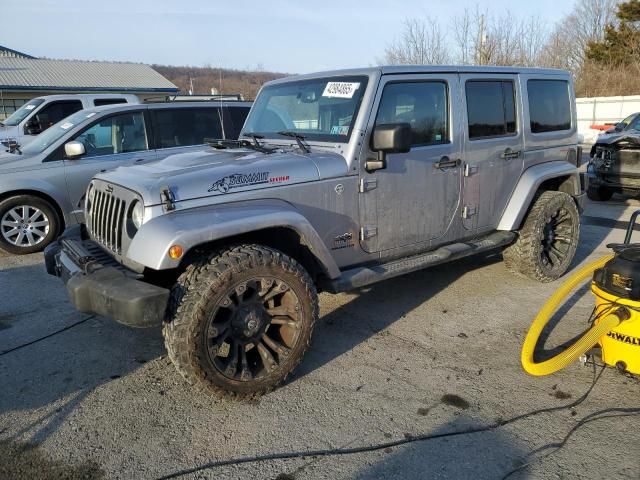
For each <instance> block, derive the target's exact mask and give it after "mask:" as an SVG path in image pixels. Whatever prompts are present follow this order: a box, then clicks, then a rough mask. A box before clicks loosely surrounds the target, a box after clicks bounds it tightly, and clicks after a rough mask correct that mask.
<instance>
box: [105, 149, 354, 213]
mask: <svg viewBox="0 0 640 480" xmlns="http://www.w3.org/2000/svg"><path fill="white" fill-rule="evenodd" d="M347 173H348V167H347V162H346V160H345V158H344V157H343V156H342V155H340V154H337V153H333V152H314V153H311V154H302V153H299V152H297V151H278V152H276V153H271V154H265V153H260V152H255V151H253V150H248V149H234V150H227V151H211V150H199V151H196V152H189V153H182V154H177V155H171V156H170V157H167V158H165V159H164V160H159V161H156V162H151V163H147V164H144V165H135V166H128V167H120V168H117V169H115V170H112V171H110V172H107V173H104V174H100V175H97V176H96V178H98V179H100V180H103V181H106V182H111V183H114V184H117V185H120V186H123V187H125V188H128V189H130V190H133V191H135V192H138V193H139V194H140V195H142V197H143V201H144V204H145V205H147V206H151V205H157V204H160V203H161V197H160V191H161V189H162V188H164V187H169V188H170V189H171V191H172V192H173V194H174V197H175V201H176V202H180V201H184V200H191V199H195V198H201V197H208V196H210V197H220V199H218V200H216V202H218V201H219V202H222V201H224V202H227V201H232V198H230V197H233V198H234V199H235V198H236V197H237V196H238V195H239V194H242V193H243V192H248V191H255V190H262V189H264V190H266V189H270V188H277V187H282V186H286V185H291V184H296V183H303V182H312V181H316V180H320V179H324V178H334V177H340V176H344V175H346V174H347ZM265 195H268V193H267V192H265Z"/></svg>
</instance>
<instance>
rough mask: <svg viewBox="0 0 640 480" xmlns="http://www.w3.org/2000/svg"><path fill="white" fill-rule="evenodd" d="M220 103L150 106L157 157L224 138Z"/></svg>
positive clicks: (188, 149)
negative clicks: (190, 105) (214, 104)
mask: <svg viewBox="0 0 640 480" xmlns="http://www.w3.org/2000/svg"><path fill="white" fill-rule="evenodd" d="M220 109H221V107H220V106H211V107H204V108H202V107H200V108H188V107H187V108H184V107H183V108H158V109H151V110H150V112H151V118H152V121H153V133H154V138H155V148H156V153H157V158H158V159H161V158H165V157H168V156H169V155H173V154H176V153H184V152H188V151H190V150H197V149H201V148H202V146H203V145H205V144H206V142H207V141H208V140H219V139H222V138H224V136H223V132H222V112H221V110H220Z"/></svg>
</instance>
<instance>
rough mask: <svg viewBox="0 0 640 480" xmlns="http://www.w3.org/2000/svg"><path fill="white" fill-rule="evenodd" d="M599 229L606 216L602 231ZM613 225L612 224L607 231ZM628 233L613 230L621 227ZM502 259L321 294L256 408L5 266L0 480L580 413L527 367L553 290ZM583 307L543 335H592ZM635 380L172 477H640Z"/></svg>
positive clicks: (152, 333) (108, 472)
mask: <svg viewBox="0 0 640 480" xmlns="http://www.w3.org/2000/svg"><path fill="white" fill-rule="evenodd" d="M634 208H640V204H639V203H638V202H635V201H627V202H624V201H621V200H620V199H618V200H615V199H614V201H611V202H606V203H603V204H597V205H595V204H589V205H588V208H587V211H586V212H585V215H586V217H585V225H584V226H583V228H582V238H581V241H580V247H579V250H578V255H577V258H576V262H575V265H574V268H575V267H577V266H578V265H579V264H582V263H584V262H586V261H588V260H591V259H595V258H598V257H599V256H601V255H602V254H604V253H605V252H606V251H607V250H606V247H605V245H606V243H608V242H611V241H621V239H622V237H623V234H624V231H623V230H621V229H619V228H618V229H613V230H612V229H610V228H609V227H610V226H611V225H612V222H611V220H623V221H624V220H626V219H627V218H628V216H629V214H630V212H631V211H633V209H634ZM603 219H604V220H603ZM607 219H608V220H607ZM618 226H620V224H618ZM500 260H501V258H500V256H492V257H486V258H474V259H468V260H463V261H459V262H456V263H452V264H449V265H443V266H440V267H436V268H433V269H430V270H425V271H422V272H418V273H415V274H411V275H408V276H405V277H403V278H399V279H395V280H390V281H387V282H384V283H381V284H378V285H375V286H373V287H371V288H367V289H363V290H360V291H358V292H354V293H349V294H341V295H336V296H331V295H327V294H323V295H322V296H321V320H320V322H319V324H318V326H317V329H316V332H315V335H314V343H313V346H312V348H311V350H310V352H309V353H308V355H307V356H306V358H305V359H304V361H303V363H302V365H301V367H300V368H299V369H298V370H297V371H296V374H295V375H294V376H293V378H291V380H290V381H288V383H287V384H286V385H285V386H283V387H282V388H280V389H278V390H277V391H276V392H274V393H272V394H269V395H267V396H265V397H263V398H262V399H260V400H259V401H254V402H239V401H232V400H227V399H219V398H212V397H208V396H203V395H201V394H197V393H195V392H194V391H193V390H191V389H190V388H189V386H188V385H186V384H185V383H184V382H183V381H182V379H181V378H180V377H179V375H178V374H177V373H176V371H175V370H174V369H173V367H172V365H171V364H170V363H169V361H168V359H167V357H166V353H165V350H164V346H163V343H162V339H161V334H160V330H159V329H150V330H132V329H128V328H126V327H122V326H120V325H117V324H115V323H113V322H111V321H110V320H108V319H105V318H101V317H89V316H87V315H84V314H79V313H77V312H75V311H74V310H73V309H72V308H71V306H70V305H69V303H68V301H67V298H66V292H65V291H64V288H63V286H62V284H61V283H60V282H59V281H58V280H57V279H55V278H53V277H48V276H47V275H46V274H45V272H44V265H43V258H42V255H40V254H37V255H30V256H25V257H15V256H8V255H3V254H1V253H0V290H1V291H2V292H3V293H4V297H3V300H2V302H1V303H0V352H5V351H7V350H9V349H11V348H14V347H16V346H19V345H22V344H25V343H27V342H30V341H32V340H34V339H37V338H40V337H42V336H45V335H47V334H49V333H52V332H54V331H57V330H59V329H60V328H62V327H65V326H69V325H73V324H74V323H76V322H82V323H79V324H78V325H76V326H74V327H72V328H70V329H69V330H66V331H64V332H63V333H60V334H58V335H55V336H52V337H50V338H47V339H45V340H43V341H40V342H37V343H34V344H32V345H30V346H27V347H25V348H21V349H19V350H15V351H12V352H10V353H6V354H4V355H2V356H0V478H73V479H75V478H78V479H79V478H84V479H102V478H109V479H110V478H123V479H133V478H135V479H154V478H158V477H162V476H164V475H168V474H171V473H173V472H179V471H181V470H183V469H193V468H195V467H198V466H201V465H204V464H206V463H208V462H213V461H221V460H226V459H231V458H237V457H246V456H254V455H261V454H267V453H273V452H287V451H307V450H315V449H331V448H336V447H355V446H365V445H371V444H375V443H379V442H389V441H392V440H396V439H403V438H406V437H411V436H418V435H421V434H435V433H444V432H450V431H454V430H461V429H465V428H475V427H482V426H485V425H490V424H492V423H494V422H496V421H499V420H503V419H507V418H510V417H513V416H516V415H520V414H522V413H525V412H528V411H531V410H535V409H541V408H548V407H560V406H564V405H568V404H570V403H571V402H574V401H576V400H577V399H578V398H579V397H581V396H582V395H583V393H584V392H586V391H587V389H588V388H589V386H590V385H591V383H592V380H593V375H594V370H593V369H592V368H591V367H589V366H582V365H578V364H576V365H572V366H571V367H569V368H567V369H565V370H563V371H561V372H559V373H557V374H555V375H553V376H550V377H544V378H533V377H530V376H528V375H526V374H525V373H524V372H523V371H522V369H521V367H520V360H519V358H520V346H521V344H522V340H523V338H524V335H525V333H526V331H527V328H528V326H529V324H530V322H531V320H532V318H533V316H534V315H535V313H536V312H537V310H538V309H539V308H540V307H541V306H542V304H543V303H544V302H545V300H546V299H547V297H548V296H549V295H550V294H551V293H552V292H553V291H554V289H555V288H556V287H557V286H558V285H559V283H560V282H556V283H552V284H539V283H536V282H534V281H531V280H528V279H524V278H518V277H515V276H513V275H511V274H510V273H509V272H507V270H506V269H505V267H504V265H503V264H502V263H501V261H500ZM592 305H593V301H592V298H591V296H590V294H589V292H588V291H586V290H582V291H581V292H580V293H579V295H577V296H576V298H575V301H574V302H573V304H572V306H571V308H570V309H569V310H568V311H567V313H566V316H565V317H564V318H563V320H562V322H560V323H558V324H557V326H556V327H555V328H554V330H553V332H552V333H551V335H550V337H549V338H548V339H547V342H546V345H545V347H546V348H552V347H553V346H555V345H559V344H561V343H562V342H564V341H566V340H568V339H570V338H572V337H573V336H574V335H576V334H577V333H579V332H581V331H582V330H583V329H584V328H585V327H586V322H587V318H588V316H589V313H590V311H591V308H592ZM639 391H640V382H638V381H637V380H636V379H633V378H627V377H625V376H622V375H620V374H618V373H616V372H615V371H613V370H605V371H604V372H603V373H602V375H601V376H600V378H599V380H598V382H597V384H596V386H595V388H594V389H593V391H592V392H591V394H590V395H589V397H588V398H587V399H586V400H585V401H584V402H583V403H581V404H580V405H578V406H576V407H575V408H566V409H559V410H557V411H552V412H548V413H542V414H538V415H535V416H532V417H528V418H523V419H521V420H519V421H516V422H514V423H510V424H508V425H505V426H503V427H500V428H496V429H492V430H489V431H485V432H480V433H473V434H468V435H459V436H452V437H447V438H441V439H436V440H431V441H422V442H412V443H408V444H406V445H403V446H396V447H392V448H385V449H381V450H377V451H373V452H369V453H359V454H354V455H344V456H330V457H316V458H303V459H294V460H271V461H265V462H260V463H247V464H242V465H231V466H223V467H215V468H209V469H204V470H200V471H197V472H194V473H189V474H186V475H184V476H182V477H180V478H207V479H214V478H215V479H235V478H240V479H245V478H246V479H279V480H286V479H288V480H291V479H296V480H298V479H378V478H380V479H382V478H384V479H424V478H443V479H445V478H496V479H499V478H503V477H504V476H505V475H506V474H507V473H508V472H510V471H511V470H513V469H514V468H516V467H518V466H519V465H522V464H523V463H529V465H528V466H526V467H525V468H523V469H521V470H519V471H518V472H516V473H514V474H513V475H511V476H510V477H509V478H512V479H521V478H550V479H551V478H638V471H639V469H640V463H639V460H638V459H639V458H640V457H639V453H640V447H639V445H640V428H639V427H640V417H638V416H636V417H632V416H628V417H624V418H604V419H600V420H598V421H592V422H589V423H586V424H584V425H583V426H581V427H580V428H578V429H577V430H576V431H575V432H574V433H573V434H572V435H571V436H570V437H569V438H568V440H567V441H566V443H565V444H564V445H563V446H562V448H559V449H558V446H559V442H561V441H562V440H563V438H565V436H566V435H567V434H568V433H569V432H570V431H571V429H572V428H574V427H576V426H577V425H578V422H579V421H580V420H581V419H584V418H586V417H588V416H589V415H591V414H593V413H594V412H599V411H602V410H605V409H609V408H614V407H638V406H640V401H639V400H638V398H639V396H638V392H639Z"/></svg>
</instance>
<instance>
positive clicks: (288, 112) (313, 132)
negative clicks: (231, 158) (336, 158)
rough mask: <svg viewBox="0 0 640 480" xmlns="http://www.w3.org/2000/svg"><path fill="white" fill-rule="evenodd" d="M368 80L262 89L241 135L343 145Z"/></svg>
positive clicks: (330, 80) (321, 81) (339, 79)
mask: <svg viewBox="0 0 640 480" xmlns="http://www.w3.org/2000/svg"><path fill="white" fill-rule="evenodd" d="M366 87H367V77H331V78H319V79H313V80H301V81H297V82H289V83H283V84H278V85H272V86H268V87H265V88H263V89H262V91H261V92H260V95H258V98H257V99H256V101H255V103H254V105H253V108H252V109H251V113H249V117H248V118H247V122H246V124H245V126H244V129H243V132H245V133H247V132H249V133H254V134H259V135H263V136H265V137H270V138H286V137H285V136H283V135H279V134H278V132H282V131H287V132H295V133H298V134H300V135H303V136H304V137H305V138H306V139H308V140H317V141H325V142H341V143H346V142H348V141H349V137H351V131H352V129H353V124H354V121H355V119H356V117H357V115H358V109H359V108H360V102H361V101H362V96H363V94H364V91H365V89H366Z"/></svg>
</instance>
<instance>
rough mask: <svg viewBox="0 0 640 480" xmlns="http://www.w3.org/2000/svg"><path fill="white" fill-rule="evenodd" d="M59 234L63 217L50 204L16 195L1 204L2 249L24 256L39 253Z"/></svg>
mask: <svg viewBox="0 0 640 480" xmlns="http://www.w3.org/2000/svg"><path fill="white" fill-rule="evenodd" d="M59 233H60V218H59V216H58V214H57V213H56V211H55V209H54V208H53V207H52V206H51V204H49V202H47V201H46V200H43V199H41V198H39V197H35V196H33V195H16V196H15V197H10V198H7V199H6V200H3V201H2V202H0V248H2V249H3V250H6V251H7V252H10V253H14V254H18V255H25V254H28V253H34V252H39V251H41V250H43V249H44V248H45V247H46V246H47V245H49V243H51V242H52V241H53V240H54V239H55V238H56V237H57V236H58V234H59Z"/></svg>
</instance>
